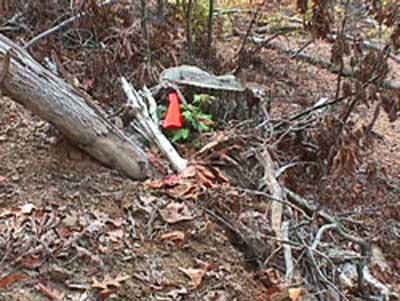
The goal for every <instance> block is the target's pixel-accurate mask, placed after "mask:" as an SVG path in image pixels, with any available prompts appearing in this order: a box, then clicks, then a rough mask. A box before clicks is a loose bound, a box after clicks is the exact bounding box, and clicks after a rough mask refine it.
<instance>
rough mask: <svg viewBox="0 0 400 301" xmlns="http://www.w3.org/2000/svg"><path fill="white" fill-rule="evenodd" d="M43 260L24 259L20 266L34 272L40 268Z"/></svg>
mask: <svg viewBox="0 0 400 301" xmlns="http://www.w3.org/2000/svg"><path fill="white" fill-rule="evenodd" d="M43 263H44V260H43V259H41V258H32V257H27V258H24V259H23V260H22V262H21V264H22V266H23V267H24V268H26V269H28V270H34V269H37V268H39V267H41V266H42V264H43Z"/></svg>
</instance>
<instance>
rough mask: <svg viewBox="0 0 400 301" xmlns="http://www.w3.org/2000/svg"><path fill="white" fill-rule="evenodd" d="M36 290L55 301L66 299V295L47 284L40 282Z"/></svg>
mask: <svg viewBox="0 0 400 301" xmlns="http://www.w3.org/2000/svg"><path fill="white" fill-rule="evenodd" d="M35 288H36V289H37V290H38V291H39V292H41V293H42V294H43V295H45V296H46V297H47V298H49V299H51V300H55V301H62V300H63V299H64V294H62V293H60V292H58V291H57V290H56V289H54V288H49V287H47V286H46V285H45V284H43V283H41V282H39V283H38V284H37V285H36V286H35Z"/></svg>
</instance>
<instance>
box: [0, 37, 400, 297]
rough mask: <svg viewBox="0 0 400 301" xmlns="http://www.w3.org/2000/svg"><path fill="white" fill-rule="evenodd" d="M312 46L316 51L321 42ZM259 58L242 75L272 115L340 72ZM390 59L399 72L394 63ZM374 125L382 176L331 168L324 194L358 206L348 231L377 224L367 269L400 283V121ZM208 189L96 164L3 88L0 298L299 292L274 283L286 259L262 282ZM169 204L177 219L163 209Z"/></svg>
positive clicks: (338, 207) (342, 206)
mask: <svg viewBox="0 0 400 301" xmlns="http://www.w3.org/2000/svg"><path fill="white" fill-rule="evenodd" d="M302 42H304V41H302ZM45 46H46V45H45ZM219 46H221V45H219ZM239 46H240V44H239V43H238V41H233V42H227V43H226V45H224V46H221V49H222V52H223V51H224V49H226V52H227V53H228V52H229V51H230V52H229V53H228V55H230V53H231V52H232V53H234V52H235V51H236V50H238V47H239ZM314 47H315V50H317V49H318V50H319V51H320V52H323V51H324V50H323V49H324V45H319V44H315V45H314ZM321 49H322V50H321ZM257 57H258V60H255V61H254V62H252V63H251V64H249V65H248V66H247V67H246V68H244V70H243V72H242V74H241V78H242V79H243V80H244V81H255V82H258V83H260V84H262V85H263V86H264V87H266V88H267V89H268V90H270V91H272V95H271V97H272V99H273V102H272V115H271V117H272V118H274V117H280V116H282V115H287V114H289V113H290V112H294V111H299V110H301V109H302V108H305V107H307V106H309V105H311V104H310V103H309V100H310V99H312V100H313V101H317V100H318V99H319V98H320V97H323V96H326V95H332V94H333V93H334V91H335V85H336V78H337V77H336V76H335V75H332V74H331V73H329V72H327V71H325V70H322V69H320V68H317V67H313V66H310V65H307V64H304V63H301V62H296V61H295V60H290V59H288V57H287V56H285V55H282V54H278V53H277V52H275V51H270V50H262V51H260V53H259V54H258V56H257ZM91 59H93V57H91ZM87 65H89V64H87ZM87 65H84V66H83V67H82V68H88V66H87ZM74 68H75V67H74ZM392 68H393V74H394V76H397V74H398V72H400V69H399V71H398V72H397V69H398V68H400V67H399V66H398V65H395V64H394V65H393V66H392ZM83 73H84V72H83V71H82V74H83ZM95 84H98V85H101V84H102V83H95ZM96 91H97V92H98V91H101V89H99V90H96ZM97 92H96V93H97ZM94 94H95V93H94ZM110 98H111V97H110ZM306 99H307V101H308V102H307V101H305V100H306ZM366 114H370V113H366ZM374 135H375V136H376V137H375V136H374V137H375V139H374V141H375V142H374V147H373V148H371V149H372V150H371V151H370V152H369V153H368V154H367V155H366V156H367V157H366V158H365V162H374V163H375V164H376V165H377V166H379V167H380V168H381V169H382V172H380V173H379V175H380V176H379V177H376V178H374V179H373V180H370V179H367V178H366V176H365V175H364V174H363V173H360V175H358V176H357V179H356V181H355V182H352V183H347V182H346V181H347V180H346V179H345V178H339V179H338V180H337V181H338V182H340V183H342V182H343V183H342V184H343V187H344V188H343V192H342V194H332V195H331V196H330V197H329V198H328V197H327V198H326V199H323V200H321V204H320V205H321V206H322V207H323V208H327V209H329V210H332V212H334V214H336V215H346V214H348V213H349V212H353V213H354V212H356V213H357V215H356V216H354V215H352V216H351V217H349V220H350V219H351V218H352V219H351V222H353V223H354V224H356V225H357V228H356V229H354V230H358V231H360V232H361V233H363V229H364V228H363V227H369V228H368V229H374V230H373V231H370V232H368V233H373V235H374V237H373V238H371V242H372V243H373V244H374V246H376V247H377V248H379V250H381V251H382V250H383V251H382V252H383V257H384V262H386V264H387V265H388V267H387V268H385V269H378V268H377V269H375V270H373V272H374V273H375V274H374V275H375V277H377V278H379V280H381V281H382V282H383V283H387V284H390V285H391V286H392V287H393V288H394V289H397V290H398V291H400V272H399V271H400V252H399V250H400V243H399V241H398V240H397V239H396V237H398V236H393V233H395V231H398V225H399V223H400V209H399V208H400V207H399V205H400V122H399V121H397V122H394V123H390V122H389V121H388V119H387V117H386V116H385V115H384V114H383V113H382V114H381V115H380V116H379V118H378V121H377V123H376V124H375V127H374ZM299 172H302V169H299ZM296 185H298V187H297V188H298V191H299V192H300V191H301V192H302V194H303V193H304V194H306V192H309V193H310V196H311V195H312V194H313V193H315V191H318V189H317V187H315V185H316V184H315V182H313V181H310V182H301V185H299V184H298V183H297V184H296ZM349 187H351V191H349ZM213 193H214V192H213ZM213 193H210V194H209V195H208V196H207V197H205V198H204V199H200V200H197V201H185V202H177V200H175V199H173V198H171V197H170V196H168V195H167V194H165V193H163V191H162V189H156V188H154V187H152V186H151V185H149V183H148V182H144V183H141V182H134V181H132V180H129V179H127V178H126V177H124V176H122V175H121V174H119V173H118V172H117V171H113V170H110V169H108V168H106V167H104V166H102V165H100V164H99V163H98V162H96V161H95V160H93V159H92V158H90V157H88V156H87V155H85V154H84V153H82V152H81V151H80V150H78V149H76V148H75V147H74V146H72V145H71V144H70V143H69V142H67V141H65V140H64V139H63V138H62V137H61V136H60V134H59V133H58V132H57V130H56V129H55V128H54V127H53V126H51V125H50V124H48V123H47V122H45V121H43V120H41V119H40V118H38V117H37V116H34V115H32V114H31V113H30V112H29V111H27V110H25V109H24V108H23V107H21V106H20V105H18V104H16V103H15V102H14V101H12V100H11V99H9V98H8V97H5V96H2V97H0V301H8V300H10V301H17V300H18V301H25V300H26V301H36V300H46V299H49V300H82V301H84V300H206V301H207V300H210V301H230V300H237V301H246V300H257V301H264V300H265V301H267V300H273V301H278V300H281V301H284V300H292V301H293V300H300V299H294V298H293V297H292V296H291V297H290V298H289V297H288V296H287V295H285V294H284V293H282V294H280V291H279V290H277V289H276V287H279V285H282V284H283V280H282V275H281V274H282V273H279V271H280V272H281V271H282V267H279V266H278V267H274V269H269V270H266V271H262V272H264V273H266V274H268V278H269V279H270V280H271V279H272V282H273V283H272V285H271V284H268V285H266V284H265V282H264V281H263V277H262V275H261V276H260V271H258V272H256V271H255V269H253V268H252V266H251V264H249V262H248V259H247V258H246V256H245V254H243V253H242V251H241V250H240V249H239V248H237V247H236V246H235V245H234V244H233V243H232V238H231V237H230V236H229V234H228V233H227V231H226V230H225V229H224V228H223V227H221V226H220V225H219V224H218V223H217V222H216V221H215V220H213V219H212V218H211V217H210V215H208V214H207V213H206V211H205V208H204V206H203V202H206V201H210V199H213V198H214V197H215V198H219V199H220V200H222V201H223V202H224V201H226V202H228V201H230V198H231V196H230V195H229V194H224V192H222V193H220V194H218V195H217V194H215V195H214V194H213ZM239 197H240V198H241V197H242V196H241V195H240V196H239ZM243 198H244V197H243ZM171 204H172V205H173V206H177V207H178V210H177V211H178V214H182V216H183V218H182V220H183V221H179V222H175V221H171V220H168V218H167V217H166V216H165V215H164V214H165V211H163V209H165V208H168V206H169V205H171ZM246 206H247V207H246V210H247V211H248V212H251V214H253V216H257V217H259V218H260V224H262V223H264V224H268V223H269V221H268V218H267V217H266V216H265V215H263V214H261V213H260V212H262V211H263V210H264V209H260V206H261V205H260V203H259V202H258V201H257V200H248V203H247V204H246ZM262 206H265V205H262ZM265 211H267V210H264V212H265ZM163 212H164V213H163ZM175 213H176V212H175ZM244 214H245V212H244V213H243V215H244ZM182 216H181V217H182ZM257 221H258V220H257ZM396 229H397V230H396ZM300 285H301V283H300ZM301 300H315V296H308V295H305V296H303V299H301Z"/></svg>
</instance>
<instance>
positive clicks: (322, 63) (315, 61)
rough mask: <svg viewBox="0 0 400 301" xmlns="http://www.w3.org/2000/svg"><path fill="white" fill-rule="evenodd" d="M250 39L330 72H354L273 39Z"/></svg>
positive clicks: (390, 85)
mask: <svg viewBox="0 0 400 301" xmlns="http://www.w3.org/2000/svg"><path fill="white" fill-rule="evenodd" d="M250 39H251V41H252V42H253V43H254V44H255V45H262V47H264V48H268V49H272V50H277V51H280V52H283V53H286V54H287V55H289V56H290V58H293V59H297V60H300V61H304V62H306V63H309V64H311V65H314V66H319V67H321V68H323V69H326V70H328V71H329V72H331V73H335V74H341V75H342V76H345V77H354V73H353V71H352V70H351V69H350V68H346V67H345V68H343V69H342V68H340V66H337V65H335V64H332V63H331V62H329V61H327V60H324V59H322V58H318V57H315V56H312V55H309V54H306V53H301V52H299V51H298V50H294V49H290V48H288V47H286V46H285V45H284V44H282V43H279V42H273V41H268V43H266V41H267V40H268V38H258V37H251V38H250ZM381 87H382V88H384V89H388V90H400V82H397V81H388V80H386V81H384V82H383V83H382V86H381Z"/></svg>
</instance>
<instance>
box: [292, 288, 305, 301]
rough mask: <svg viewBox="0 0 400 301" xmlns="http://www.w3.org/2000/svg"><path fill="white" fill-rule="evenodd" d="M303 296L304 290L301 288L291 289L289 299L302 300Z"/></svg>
mask: <svg viewBox="0 0 400 301" xmlns="http://www.w3.org/2000/svg"><path fill="white" fill-rule="evenodd" d="M302 294H303V289H302V288H301V287H300V288H290V289H289V298H290V300H292V301H299V300H301V295H302Z"/></svg>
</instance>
